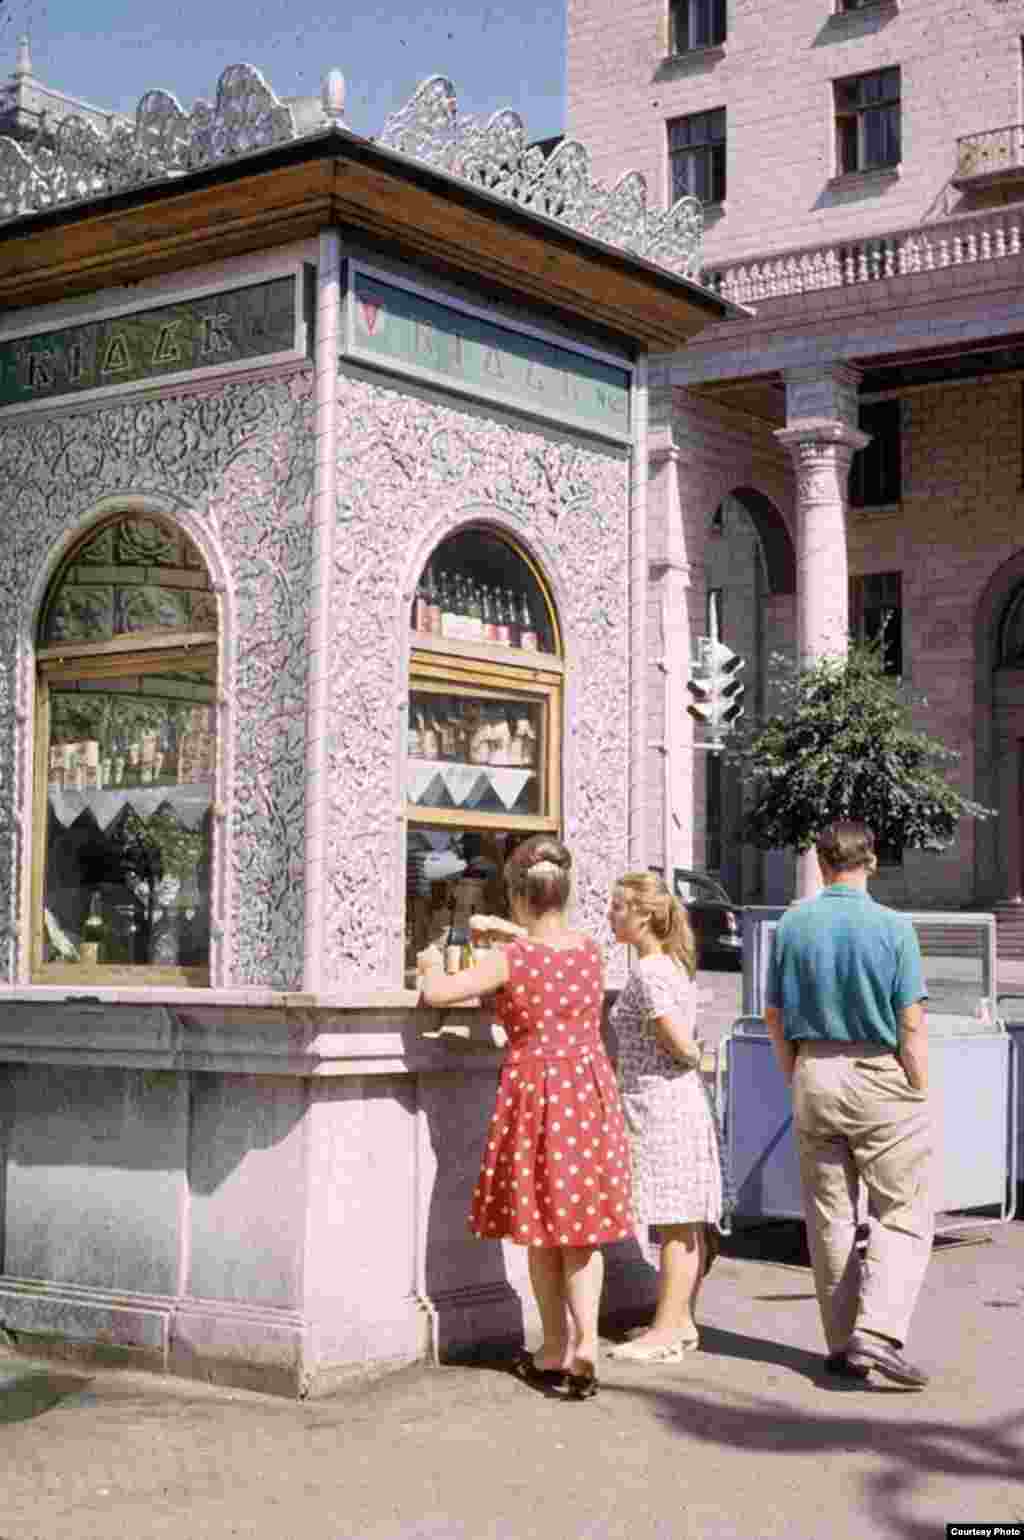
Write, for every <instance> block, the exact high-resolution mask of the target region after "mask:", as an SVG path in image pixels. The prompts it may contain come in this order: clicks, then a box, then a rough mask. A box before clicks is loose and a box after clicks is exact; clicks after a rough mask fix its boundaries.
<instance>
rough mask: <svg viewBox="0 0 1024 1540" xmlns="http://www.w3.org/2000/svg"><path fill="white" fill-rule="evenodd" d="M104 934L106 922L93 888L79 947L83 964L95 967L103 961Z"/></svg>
mask: <svg viewBox="0 0 1024 1540" xmlns="http://www.w3.org/2000/svg"><path fill="white" fill-rule="evenodd" d="M106 933H107V926H106V921H105V920H104V918H103V910H102V908H101V907H100V890H99V888H94V889H93V891H92V897H91V898H90V900H89V913H88V914H87V915H86V917H85V923H84V924H83V926H82V944H81V946H80V947H79V955H80V957H81V959H82V961H83V962H84V963H91V964H93V965H94V966H95V964H96V963H98V962H102V961H103V943H104V939H105V937H106Z"/></svg>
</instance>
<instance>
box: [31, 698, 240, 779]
mask: <svg viewBox="0 0 1024 1540" xmlns="http://www.w3.org/2000/svg"><path fill="white" fill-rule="evenodd" d="M216 743H217V740H216V734H215V733H214V731H213V713H212V711H211V710H210V709H209V708H208V707H206V706H194V707H192V708H191V709H190V710H188V711H187V712H185V713H184V715H183V716H182V717H181V719H180V720H179V721H175V720H174V719H173V718H171V717H168V718H167V719H166V720H165V722H164V723H163V725H162V727H160V728H159V729H157V728H148V729H139V730H137V731H135V732H134V733H132V732H128V731H115V732H113V733H112V734H111V735H110V736H109V738H108V739H106V740H101V739H99V738H81V739H76V740H73V741H66V742H63V743H54V744H52V745H51V747H50V765H49V782H50V785H51V786H52V787H56V788H59V789H62V790H64V791H102V790H105V789H108V788H110V789H116V788H118V787H128V786H154V785H166V784H168V783H171V784H174V783H181V782H183V781H184V782H195V781H207V780H209V779H210V778H211V777H212V775H213V773H214V768H215V764H216Z"/></svg>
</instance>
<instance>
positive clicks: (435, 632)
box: [427, 567, 441, 636]
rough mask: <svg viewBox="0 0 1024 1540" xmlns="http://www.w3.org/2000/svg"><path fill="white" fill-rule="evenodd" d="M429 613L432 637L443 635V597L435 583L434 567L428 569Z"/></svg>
mask: <svg viewBox="0 0 1024 1540" xmlns="http://www.w3.org/2000/svg"><path fill="white" fill-rule="evenodd" d="M427 611H428V619H429V621H430V627H429V630H430V634H431V636H440V635H441V595H440V593H439V592H438V587H437V584H436V583H435V582H434V569H433V567H428V568H427Z"/></svg>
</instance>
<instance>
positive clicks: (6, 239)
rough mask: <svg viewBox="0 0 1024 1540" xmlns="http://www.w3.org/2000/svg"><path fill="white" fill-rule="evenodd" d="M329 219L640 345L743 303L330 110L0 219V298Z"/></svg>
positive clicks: (122, 280) (119, 278) (38, 292)
mask: <svg viewBox="0 0 1024 1540" xmlns="http://www.w3.org/2000/svg"><path fill="white" fill-rule="evenodd" d="M329 225H340V226H342V227H346V226H347V227H349V228H350V229H352V230H354V231H358V232H359V233H361V234H364V235H366V236H368V237H370V238H372V239H373V240H375V241H378V242H382V241H386V242H389V243H393V244H394V246H395V248H396V249H397V250H398V251H399V252H401V253H404V254H406V255H407V256H409V257H411V258H416V259H418V260H421V261H425V262H426V263H428V264H429V265H431V266H432V267H434V268H435V269H447V270H448V271H449V272H454V273H457V274H458V275H459V276H461V277H463V279H465V277H466V276H467V275H468V276H469V278H470V279H472V280H473V281H474V282H476V283H477V284H478V285H479V286H481V287H482V288H484V289H490V290H497V291H503V292H504V294H505V295H506V296H508V295H511V296H513V297H514V298H517V299H520V300H521V299H522V298H523V297H529V299H530V300H531V301H532V302H534V303H536V304H538V305H540V306H542V307H543V306H549V307H553V308H555V309H557V310H559V311H561V312H563V313H564V314H566V315H568V316H570V317H576V318H585V319H586V320H587V321H588V322H589V323H590V324H592V325H593V326H596V327H598V328H600V329H602V330H603V331H605V332H609V333H611V334H613V335H614V336H616V337H617V338H620V339H623V340H625V341H628V342H629V343H631V344H632V345H633V346H636V347H640V348H648V349H650V350H652V351H655V352H669V351H672V350H673V349H675V348H678V347H681V346H683V345H684V344H685V343H686V342H687V341H689V339H690V338H692V337H693V336H694V335H695V334H696V333H697V332H699V331H700V330H702V329H703V328H704V327H705V326H707V325H709V324H710V323H712V322H714V321H721V320H725V319H729V318H732V317H737V316H740V315H745V314H747V312H746V311H745V310H743V309H741V308H740V307H737V306H735V305H732V304H730V303H728V302H727V301H724V300H722V299H719V297H718V296H717V295H715V294H713V293H712V292H711V291H710V290H708V289H705V288H702V287H701V286H700V285H699V284H697V283H694V282H692V281H691V280H689V279H686V278H683V277H680V276H678V275H676V274H674V273H672V272H670V271H668V270H667V269H665V268H662V267H660V266H658V265H657V264H655V263H653V262H650V261H647V260H644V259H643V258H640V257H637V256H635V255H633V254H631V253H629V252H625V251H622V250H620V249H618V248H616V247H613V246H611V245H608V244H606V243H605V242H603V241H600V240H596V239H594V238H593V237H591V236H587V235H581V234H580V233H578V232H577V231H574V230H572V229H570V228H568V227H566V226H565V225H563V224H561V223H560V222H559V221H557V220H555V219H552V218H549V217H547V216H545V215H543V214H539V213H536V212H534V211H533V210H530V209H526V208H523V207H521V206H520V205H518V204H516V203H514V202H510V201H509V200H507V199H504V198H500V197H497V196H495V195H493V194H491V193H489V192H487V191H486V190H484V189H481V188H478V187H476V186H474V185H473V184H472V183H470V182H467V181H463V180H462V179H461V178H458V177H454V176H450V175H447V174H445V173H443V172H440V171H437V170H435V169H434V168H432V167H430V166H427V165H423V164H421V163H420V162H418V161H416V160H413V159H412V158H411V157H409V156H406V155H403V154H399V153H398V152H396V151H394V150H390V149H387V148H385V147H383V146H381V145H379V144H376V143H375V142H374V141H372V140H369V139H364V138H361V137H360V136H358V135H356V134H353V133H351V132H349V131H348V130H347V129H344V128H341V127H339V126H337V125H332V126H329V127H327V128H325V129H324V130H323V131H322V132H317V133H314V134H309V135H306V136H304V137H302V138H299V139H293V140H291V141H290V142H288V143H285V144H283V145H277V146H274V147H273V148H271V149H267V150H263V151H259V152H257V153H254V154H249V155H244V156H236V157H234V158H233V159H230V160H225V161H221V162H219V163H217V164H215V165H213V166H208V167H206V168H204V169H203V170H201V171H197V172H192V173H187V174H185V175H182V176H175V177H167V178H165V179H163V180H159V181H154V182H148V183H146V184H144V185H143V186H141V187H135V188H132V189H131V190H130V191H126V192H123V193H115V194H108V195H106V196H102V197H96V198H86V199H83V200H81V201H78V202H74V203H66V204H63V205H61V206H59V207H55V208H51V209H45V210H41V211H37V212H33V213H30V214H25V215H21V216H19V217H17V218H14V219H11V220H9V221H7V222H6V223H5V224H3V225H0V310H2V311H6V312H8V313H9V312H10V311H12V310H14V309H21V308H23V307H26V306H30V305H42V304H47V303H52V302H53V301H56V300H60V299H68V298H70V297H73V296H76V295H80V294H86V293H90V292H93V291H95V290H97V289H102V288H109V287H112V286H114V285H124V284H130V283H133V282H138V281H139V280H141V279H144V278H149V277H153V276H155V275H157V274H161V273H167V272H173V271H175V270H180V269H182V268H188V267H194V266H197V265H199V264H201V263H206V262H212V261H217V260H223V259H224V258H225V257H232V256H241V255H244V254H246V253H250V252H256V251H261V250H265V249H267V248H269V247H271V246H277V245H280V244H282V243H284V242H287V241H295V240H301V239H306V238H309V237H310V236H315V235H316V234H318V233H319V231H321V230H322V229H323V228H324V227H325V226H329Z"/></svg>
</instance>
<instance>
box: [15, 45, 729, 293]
mask: <svg viewBox="0 0 1024 1540" xmlns="http://www.w3.org/2000/svg"><path fill="white" fill-rule="evenodd" d="M324 93H325V94H324V98H323V122H324V124H325V125H326V124H328V123H331V122H333V123H336V124H340V123H341V114H342V111H343V103H344V83H343V81H342V79H341V77H340V75H338V72H337V71H332V72H331V75H330V76H329V77H328V80H327V81H325V85H324ZM300 137H302V135H301V134H300V132H299V130H298V128H297V126H296V120H295V116H294V114H293V112H292V109H291V108H290V107H289V106H288V105H287V103H284V102H281V101H279V100H278V98H277V97H276V96H275V95H274V93H273V91H272V90H271V88H270V86H269V85H268V84H267V82H266V81H265V80H264V79H263V76H262V75H261V74H260V72H259V70H256V69H253V68H252V66H251V65H248V64H232V65H229V66H228V68H227V69H226V70H225V71H224V73H223V74H222V75H221V77H220V80H219V81H218V83H217V96H216V103H215V105H214V106H212V107H211V106H210V104H209V103H208V102H205V101H198V102H196V104H195V106H194V107H193V109H192V111H191V112H185V111H184V109H183V108H182V107H181V106H180V104H179V103H178V101H177V99H176V98H175V97H173V96H171V95H170V93H169V92H167V91H149V92H147V93H146V95H145V96H143V97H142V99H141V100H140V102H139V105H138V108H137V110H136V114H135V122H134V124H131V125H130V124H125V123H120V124H117V125H115V126H114V127H113V129H112V130H111V132H110V134H109V135H106V136H104V135H102V134H100V133H98V132H97V131H96V129H95V128H93V127H92V125H91V124H90V123H88V122H87V121H86V120H85V119H84V118H83V117H80V116H78V115H76V114H71V115H70V116H68V117H66V118H63V119H62V120H61V121H60V122H59V123H58V125H57V127H56V129H55V130H54V131H53V133H52V134H51V135H49V136H44V134H42V133H41V134H40V135H39V136H38V137H37V139H36V141H35V142H34V143H33V144H32V145H30V146H29V147H28V148H27V149H26V148H23V147H22V146H21V145H20V144H18V143H16V141H15V140H13V139H9V138H4V137H0V224H2V223H3V222H4V221H6V220H11V219H18V218H21V217H23V216H24V215H26V214H34V213H38V212H40V211H42V210H44V209H50V208H54V207H55V206H57V205H59V204H64V203H74V202H78V201H80V200H84V199H93V198H102V197H106V196H110V195H112V194H115V193H119V192H126V191H128V190H129V189H131V188H136V187H142V186H144V185H145V184H146V183H148V182H157V181H164V180H167V179H168V178H173V177H178V176H184V175H186V174H187V173H188V172H190V171H199V170H202V169H203V168H204V167H206V166H211V165H214V164H216V163H218V162H220V161H225V160H230V159H233V158H236V157H238V156H244V155H251V154H254V153H256V152H258V151H260V150H268V149H271V148H272V147H273V146H275V145H279V144H284V143H287V142H288V141H290V140H294V139H298V138H300ZM374 142H375V143H377V144H379V145H380V146H381V147H382V148H385V149H389V150H392V151H395V152H396V153H398V154H401V155H405V156H408V157H409V158H410V159H412V160H417V161H420V162H422V163H424V164H425V165H429V166H432V167H434V168H435V169H437V170H439V171H442V172H444V173H445V174H446V175H448V176H451V177H458V178H459V179H461V180H462V181H465V182H470V183H472V184H473V185H474V186H476V187H479V188H482V189H483V190H484V191H486V192H488V193H490V194H492V195H493V196H495V197H499V198H506V199H508V200H509V201H510V202H513V203H518V204H519V205H520V207H522V208H524V209H529V210H531V211H532V212H534V213H536V214H541V215H544V216H545V217H546V218H548V219H553V220H555V221H557V222H558V223H560V224H563V225H567V226H568V227H569V228H570V229H572V230H576V231H577V232H579V234H581V235H587V236H590V237H592V238H593V239H595V240H599V241H604V242H605V243H606V244H608V245H610V246H615V247H618V248H620V249H621V250H623V251H628V252H631V253H632V254H633V255H634V256H637V257H642V258H644V259H645V260H646V261H648V262H653V263H656V264H657V265H658V266H661V267H665V268H668V269H669V270H670V271H672V272H675V273H678V274H680V275H682V276H684V277H687V278H693V277H696V276H697V274H698V272H699V269H700V261H701V240H702V236H703V229H704V217H703V209H702V207H701V204H700V202H699V200H698V199H696V198H689V197H686V198H681V199H679V201H678V202H677V203H675V204H674V205H673V206H672V208H670V209H668V210H667V211H663V210H660V209H653V208H651V207H650V206H649V200H648V193H647V183H646V181H645V180H644V178H643V176H642V175H641V174H640V173H639V172H638V171H629V172H626V174H625V175H624V176H622V177H620V178H619V180H618V181H617V182H616V183H615V184H614V185H613V186H611V187H608V186H606V185H604V184H603V183H601V182H598V181H595V179H594V178H593V177H592V175H591V170H590V154H589V152H588V150H587V149H586V147H585V146H584V145H582V144H580V143H578V142H577V141H576V140H573V139H566V140H563V141H562V143H561V144H559V145H558V147H557V148H556V149H555V150H554V151H552V153H551V154H550V155H545V153H544V151H543V150H542V149H541V148H540V147H539V146H538V145H531V144H530V143H529V142H528V140H527V137H526V129H525V126H524V124H523V120H522V118H521V117H520V116H519V114H518V113H517V112H513V111H511V110H510V109H507V108H506V109H504V110H502V111H500V112H496V113H494V114H493V115H492V116H491V117H490V118H488V119H487V120H486V121H482V120H479V119H477V118H473V117H468V116H467V117H460V116H459V114H458V109H457V104H456V96H455V88H454V86H453V85H452V83H451V81H450V80H447V79H446V78H445V77H444V76H442V75H433V76H431V77H430V78H429V79H428V80H425V81H423V83H422V84H421V85H420V86H419V87H418V89H417V90H416V91H415V93H414V94H413V96H412V98H411V99H410V101H409V102H408V103H407V104H406V105H405V106H404V107H403V108H402V109H401V110H400V111H399V112H396V113H393V114H392V115H391V116H390V117H389V118H388V119H387V121H386V122H385V125H384V130H383V133H382V134H381V135H380V136H379V138H377V139H376V140H375V141H374Z"/></svg>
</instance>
